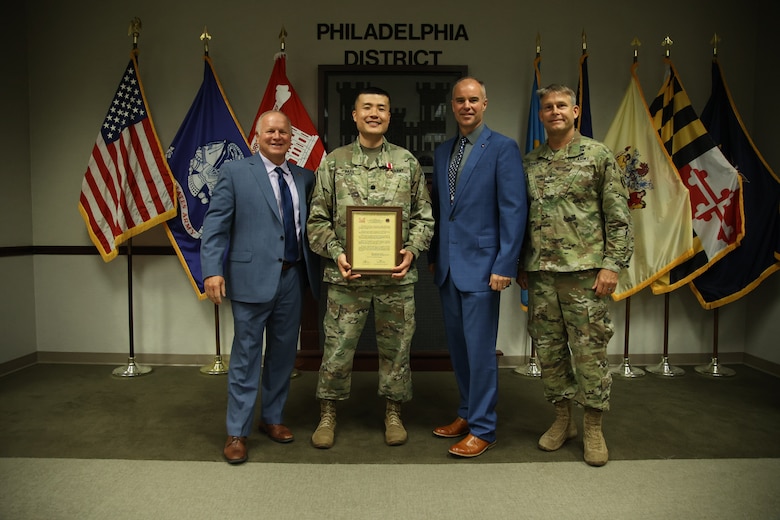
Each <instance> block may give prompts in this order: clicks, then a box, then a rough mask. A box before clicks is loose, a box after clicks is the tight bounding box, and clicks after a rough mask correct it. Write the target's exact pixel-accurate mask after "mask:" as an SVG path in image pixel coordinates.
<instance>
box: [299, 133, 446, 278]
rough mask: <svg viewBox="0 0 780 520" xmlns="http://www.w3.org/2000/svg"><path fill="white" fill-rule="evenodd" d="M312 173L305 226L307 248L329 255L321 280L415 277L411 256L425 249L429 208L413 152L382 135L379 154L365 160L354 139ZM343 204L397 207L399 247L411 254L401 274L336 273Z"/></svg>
mask: <svg viewBox="0 0 780 520" xmlns="http://www.w3.org/2000/svg"><path fill="white" fill-rule="evenodd" d="M316 177H317V178H316V183H315V186H314V192H313V194H312V201H311V205H310V207H309V219H308V221H307V225H306V228H307V231H308V234H309V244H310V245H311V249H312V250H313V251H314V252H315V253H317V254H319V255H321V256H324V257H326V258H330V259H331V261H330V262H326V265H325V273H324V276H323V280H324V281H325V282H327V283H335V284H342V285H346V284H347V283H348V284H349V285H354V286H365V285H369V286H373V285H405V284H410V283H414V282H416V281H417V278H418V274H417V268H416V265H415V263H416V259H417V257H418V256H419V254H420V252H422V251H426V250H427V249H428V246H429V245H430V243H431V236H432V235H433V211H432V209H431V197H430V195H429V194H428V188H427V187H426V184H425V176H424V175H423V172H422V168H421V167H420V163H419V162H418V161H417V159H416V158H415V157H414V155H412V154H411V152H409V151H408V150H406V149H404V148H401V147H400V146H396V145H394V144H391V143H389V142H387V140H386V139H385V140H383V143H382V148H381V151H380V152H379V156H378V157H377V158H376V160H375V161H374V162H373V164H368V157H367V156H366V154H364V153H363V150H362V149H361V147H360V144H359V142H358V141H357V140H355V141H354V142H353V143H352V144H349V145H346V146H342V147H340V148H337V149H336V150H333V151H332V152H331V153H329V154H328V155H327V157H325V160H324V161H323V162H322V164H321V165H320V167H319V169H318V170H317V176H316ZM347 206H400V207H401V208H402V211H403V222H402V225H401V228H402V229H401V242H402V247H403V248H404V249H406V250H407V251H410V252H411V253H412V254H413V255H414V260H413V261H412V265H411V267H410V268H409V271H408V272H407V273H406V276H404V277H403V278H401V279H395V278H391V277H390V276H389V275H371V276H369V275H364V276H362V277H361V278H358V279H355V280H352V281H349V282H348V281H347V280H345V279H344V278H342V277H341V273H340V272H339V269H338V266H337V264H336V259H337V258H338V257H339V255H340V254H341V253H346V244H347V227H346V222H347Z"/></svg>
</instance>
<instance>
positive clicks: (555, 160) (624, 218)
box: [521, 132, 633, 410]
mask: <svg viewBox="0 0 780 520" xmlns="http://www.w3.org/2000/svg"><path fill="white" fill-rule="evenodd" d="M523 166H524V168H525V172H526V179H527V182H528V196H529V198H530V211H529V215H528V229H527V232H526V239H525V244H524V246H523V252H522V257H521V262H522V267H523V269H524V270H525V271H527V272H528V282H529V290H528V313H529V322H528V332H529V334H530V335H531V338H532V339H533V341H534V346H535V347H536V351H537V356H538V359H539V362H540V365H541V369H542V380H543V381H544V387H545V397H546V398H547V399H548V400H550V401H552V402H559V401H561V400H563V399H574V400H575V401H577V402H579V403H580V404H583V405H585V406H587V407H589V408H594V409H597V410H608V409H609V392H610V387H611V383H612V378H611V376H610V373H609V366H608V362H607V343H608V342H609V340H610V338H611V337H612V334H613V332H614V330H613V327H612V322H611V321H610V319H609V313H608V309H607V302H606V299H605V298H597V297H596V296H595V293H594V291H593V290H592V289H591V287H592V286H593V283H594V281H595V279H596V274H597V273H598V271H599V269H602V268H605V269H609V270H612V271H615V272H618V271H619V270H620V269H622V268H625V267H627V266H628V261H629V259H630V258H631V254H632V252H633V235H632V233H631V217H630V214H629V210H628V193H627V190H626V186H625V183H624V178H623V175H622V172H621V170H620V168H619V167H618V165H617V164H616V162H615V159H614V155H613V154H612V152H611V151H610V150H609V149H608V148H607V147H606V146H604V145H603V144H601V143H599V142H598V141H595V140H593V139H590V138H588V137H583V136H582V135H580V133H579V132H575V135H574V138H573V139H572V141H571V142H570V143H569V144H568V145H567V146H565V147H564V148H562V149H560V150H557V151H553V150H552V149H551V148H550V147H549V146H548V145H547V143H545V144H542V145H541V146H539V147H538V148H536V149H535V150H533V151H532V152H530V153H528V154H527V155H526V156H525V158H524V159H523ZM572 365H573V366H572Z"/></svg>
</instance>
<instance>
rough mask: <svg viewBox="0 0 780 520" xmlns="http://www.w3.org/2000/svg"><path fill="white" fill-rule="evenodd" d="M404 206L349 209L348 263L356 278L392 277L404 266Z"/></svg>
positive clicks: (349, 207) (350, 207) (356, 207)
mask: <svg viewBox="0 0 780 520" xmlns="http://www.w3.org/2000/svg"><path fill="white" fill-rule="evenodd" d="M402 215H403V214H402V210H401V207H400V206H347V262H349V263H350V265H351V266H352V272H353V273H354V274H391V273H392V269H393V268H394V267H395V266H397V265H398V264H400V263H401V255H400V253H399V251H400V250H401V219H402V218H403V216H402Z"/></svg>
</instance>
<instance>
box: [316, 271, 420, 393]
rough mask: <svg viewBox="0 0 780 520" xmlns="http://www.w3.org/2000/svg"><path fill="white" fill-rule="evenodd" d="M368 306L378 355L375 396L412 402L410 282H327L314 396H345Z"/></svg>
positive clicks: (413, 323) (413, 320) (411, 295)
mask: <svg viewBox="0 0 780 520" xmlns="http://www.w3.org/2000/svg"><path fill="white" fill-rule="evenodd" d="M372 304H373V306H374V325H375V328H376V347H377V351H378V354H379V390H378V391H377V393H378V395H379V396H381V397H386V398H388V399H392V400H393V401H400V402H406V401H409V400H410V399H411V398H412V371H411V368H410V367H409V353H410V349H411V344H412V336H413V335H414V330H415V326H416V324H415V318H414V313H415V306H414V284H409V285H394V286H379V287H376V286H375V287H368V286H362V287H346V286H342V285H336V284H328V301H327V309H326V310H325V317H324V318H323V320H322V328H323V331H324V334H325V345H324V352H323V355H322V364H321V365H320V373H319V380H318V382H317V398H319V399H333V400H344V399H347V398H349V394H350V388H351V386H352V361H353V358H354V356H355V349H356V348H357V344H358V341H359V340H360V334H361V333H362V332H363V327H364V326H365V324H366V318H367V317H368V311H369V309H370V307H371V305H372Z"/></svg>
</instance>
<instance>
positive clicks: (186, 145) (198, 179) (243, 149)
mask: <svg viewBox="0 0 780 520" xmlns="http://www.w3.org/2000/svg"><path fill="white" fill-rule="evenodd" d="M204 60H205V62H206V63H205V65H204V71H203V83H202V84H201V86H200V90H199V91H198V94H197V95H196V96H195V100H194V101H193V102H192V105H191V106H190V110H189V112H187V116H186V117H185V118H184V121H183V122H182V124H181V126H180V127H179V131H178V132H176V137H174V138H173V142H171V146H170V147H169V148H168V152H167V156H168V164H169V165H170V167H171V170H172V171H173V175H174V177H175V179H176V185H177V188H178V189H177V192H176V193H177V196H178V202H179V211H178V213H177V215H176V218H173V219H171V220H169V221H168V222H166V223H165V231H166V233H167V234H168V238H169V240H170V241H171V244H172V245H173V248H174V250H175V251H176V254H177V255H178V257H179V261H180V262H181V265H182V266H183V267H184V270H185V272H186V273H187V277H188V278H189V280H190V284H192V288H193V289H195V293H196V294H197V295H198V299H201V300H203V299H205V298H206V293H205V292H204V288H203V273H202V271H201V267H200V237H201V234H202V233H203V220H204V218H205V217H206V211H208V209H209V202H210V201H211V192H212V190H213V189H214V186H215V185H216V183H217V176H218V170H219V168H220V167H221V166H222V165H223V164H225V163H227V162H230V161H236V160H239V159H243V158H244V157H249V156H250V155H252V152H250V151H249V146H248V144H247V141H246V136H245V135H244V132H243V131H242V130H241V127H240V126H239V124H238V121H237V120H236V116H235V114H234V113H233V109H232V108H230V104H229V103H228V101H227V98H226V97H225V93H224V91H223V90H222V86H221V85H220V83H219V79H218V78H217V75H216V73H215V72H214V66H213V64H212V63H211V59H210V58H209V57H208V56H205V57H204Z"/></svg>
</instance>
